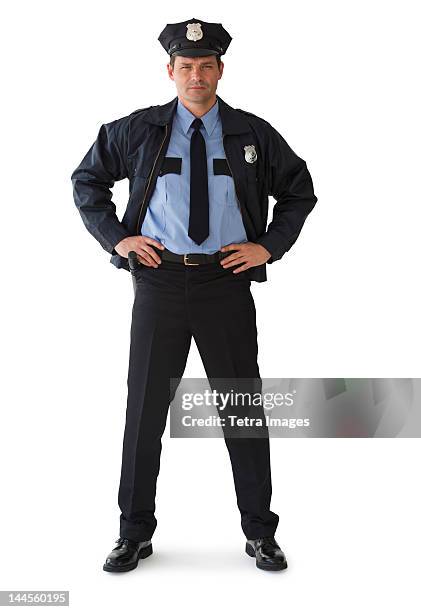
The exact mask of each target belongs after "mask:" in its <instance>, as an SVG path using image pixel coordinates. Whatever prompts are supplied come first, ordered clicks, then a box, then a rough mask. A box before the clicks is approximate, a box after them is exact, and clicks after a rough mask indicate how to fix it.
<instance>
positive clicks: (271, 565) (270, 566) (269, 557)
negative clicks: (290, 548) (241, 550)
mask: <svg viewBox="0 0 421 612" xmlns="http://www.w3.org/2000/svg"><path fill="white" fill-rule="evenodd" d="M246 553H247V554H248V555H250V557H256V567H258V568H259V569H263V570H273V571H279V570H283V569H286V568H287V567H288V564H287V561H286V558H285V555H284V553H283V552H282V550H281V549H280V548H279V545H278V543H277V542H276V540H275V538H273V537H264V538H258V539H257V540H247V543H246Z"/></svg>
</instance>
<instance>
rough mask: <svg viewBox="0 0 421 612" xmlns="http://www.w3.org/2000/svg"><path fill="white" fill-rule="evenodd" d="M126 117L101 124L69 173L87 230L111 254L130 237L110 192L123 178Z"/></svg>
mask: <svg viewBox="0 0 421 612" xmlns="http://www.w3.org/2000/svg"><path fill="white" fill-rule="evenodd" d="M126 151H127V117H123V118H122V119H117V120H115V121H112V122H111V123H107V124H103V125H102V126H101V128H100V130H99V133H98V137H97V139H96V141H95V142H94V143H93V145H92V146H91V148H90V149H89V151H88V152H87V153H86V155H85V157H84V158H83V159H82V161H81V163H80V164H79V166H78V167H77V168H76V169H75V170H74V171H73V173H72V176H71V180H72V183H73V197H74V201H75V204H76V207H77V208H78V210H79V213H80V215H81V217H82V220H83V222H84V224H85V226H86V228H87V230H88V231H89V232H90V233H91V234H92V236H93V237H94V238H96V239H97V240H98V242H99V243H100V244H101V246H102V247H103V248H104V249H105V250H106V251H107V252H108V253H111V254H113V255H116V254H117V253H116V251H115V250H114V247H115V246H116V245H117V244H118V243H119V242H120V240H123V239H124V238H127V237H128V236H130V234H129V233H128V232H127V230H126V229H125V227H124V226H123V225H122V224H121V223H120V221H119V219H118V217H117V215H116V207H115V205H114V203H113V201H112V193H111V189H112V187H113V186H114V182H115V181H120V180H121V179H123V178H127V176H128V170H127V162H126V159H127V157H126V154H125V152H126Z"/></svg>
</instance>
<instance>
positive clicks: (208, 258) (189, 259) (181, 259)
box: [155, 249, 233, 266]
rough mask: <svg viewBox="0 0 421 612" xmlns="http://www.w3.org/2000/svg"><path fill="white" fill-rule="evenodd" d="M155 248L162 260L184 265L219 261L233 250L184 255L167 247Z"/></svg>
mask: <svg viewBox="0 0 421 612" xmlns="http://www.w3.org/2000/svg"><path fill="white" fill-rule="evenodd" d="M155 250H156V252H157V253H158V254H159V256H160V257H161V259H162V260H163V261H174V262H176V263H181V264H184V265H185V266H199V265H200V264H209V263H218V262H219V261H221V259H224V258H225V257H228V255H231V253H233V251H227V252H226V253H221V251H217V252H216V253H212V254H211V255H208V254H206V253H186V254H185V255H179V254H178V253H173V252H172V251H169V250H168V249H164V250H163V251H160V250H159V249H155Z"/></svg>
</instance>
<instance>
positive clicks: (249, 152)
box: [244, 145, 257, 164]
mask: <svg viewBox="0 0 421 612" xmlns="http://www.w3.org/2000/svg"><path fill="white" fill-rule="evenodd" d="M244 151H245V155H244V157H245V160H246V162H248V163H249V164H254V162H255V161H256V159H257V153H256V147H255V146H254V145H246V146H245V147H244Z"/></svg>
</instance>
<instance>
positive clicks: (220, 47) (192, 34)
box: [158, 17, 232, 57]
mask: <svg viewBox="0 0 421 612" xmlns="http://www.w3.org/2000/svg"><path fill="white" fill-rule="evenodd" d="M158 40H159V42H160V43H161V45H162V46H163V47H164V49H165V51H166V52H167V53H168V54H169V55H170V56H171V55H173V54H174V55H183V56H184V57H197V56H200V55H222V54H223V53H225V51H226V50H227V49H228V46H229V44H230V42H231V40H232V38H231V36H230V35H229V34H228V32H227V31H226V30H224V28H223V27H222V25H221V24H220V23H207V22H206V21H202V20H201V19H196V18H195V17H193V19H188V20H187V21H183V22H182V23H167V25H166V26H165V28H164V29H163V30H162V32H161V34H160V35H159V37H158Z"/></svg>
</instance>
